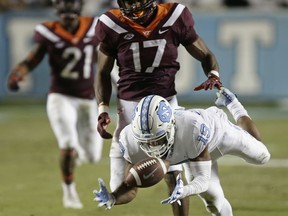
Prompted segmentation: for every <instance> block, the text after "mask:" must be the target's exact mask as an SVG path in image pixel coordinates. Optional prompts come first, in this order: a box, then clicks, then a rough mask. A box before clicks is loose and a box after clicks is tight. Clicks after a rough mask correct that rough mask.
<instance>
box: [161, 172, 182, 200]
mask: <svg viewBox="0 0 288 216" xmlns="http://www.w3.org/2000/svg"><path fill="white" fill-rule="evenodd" d="M183 187H184V184H183V181H182V178H181V173H179V174H178V175H177V177H176V186H175V188H174V190H173V192H172V194H171V196H170V197H168V198H167V199H164V200H162V201H161V203H162V204H167V203H170V204H172V203H174V202H177V203H178V205H181V201H180V199H182V198H184V197H183Z"/></svg>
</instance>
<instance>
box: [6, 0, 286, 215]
mask: <svg viewBox="0 0 288 216" xmlns="http://www.w3.org/2000/svg"><path fill="white" fill-rule="evenodd" d="M84 1H85V0H84ZM179 2H182V3H183V4H185V5H187V6H188V7H190V9H191V11H192V13H193V15H194V18H195V21H196V29H197V31H198V32H199V34H200V35H201V36H202V38H203V39H204V40H205V41H206V43H207V44H208V45H209V47H210V48H211V50H212V51H213V52H214V53H215V55H216V57H217V59H218V61H219V64H220V68H221V71H220V72H221V79H222V82H223V84H224V85H225V86H226V87H228V88H230V89H231V90H233V91H234V92H235V93H237V95H238V97H239V98H240V99H241V101H242V102H243V103H244V104H246V105H247V106H248V110H249V112H250V115H251V116H252V117H253V118H254V120H255V121H256V124H257V125H258V126H259V129H260V131H261V132H262V136H263V140H264V142H265V143H267V146H268V148H269V150H270V152H271V155H272V160H271V162H270V163H269V164H268V165H265V166H263V167H255V166H251V165H247V164H246V163H244V162H243V161H240V160H239V161H238V160H235V159H233V158H230V157H227V158H226V159H225V160H221V161H220V173H221V179H222V184H223V187H224V190H225V193H226V196H227V197H228V199H229V200H230V201H231V203H232V205H233V207H234V211H235V215H237V216H238V215H239V216H260V215H261V216H286V215H288V190H287V186H288V184H287V179H288V172H287V169H288V159H287V155H288V148H287V142H288V134H287V128H288V85H287V80H288V73H287V71H286V70H287V66H286V65H287V63H286V61H287V52H288V42H287V41H288V8H287V5H288V3H287V2H288V1H287V0H250V1H249V0H247V1H245V0H238V1H237V0H234V1H233V0H223V1H222V0H182V1H179ZM114 6H115V1H108V0H86V5H85V8H84V14H87V15H100V14H101V13H102V12H104V11H105V10H107V9H108V8H109V7H114ZM50 19H55V15H54V12H53V9H52V8H51V2H50V1H49V0H42V1H41V0H34V1H33V0H26V1H25V0H22V1H20V0H19V1H17V0H6V1H5V0H0V66H1V67H0V216H19V215H20V216H22V215H23V216H32V215H33V216H36V215H39V216H40V215H41V216H48V215H49V216H51V215H57V216H68V215H69V216H74V215H75V216H78V215H81V216H86V215H87V216H88V215H89V216H90V215H109V216H114V215H117V216H118V215H125V216H126V215H127V216H130V215H131V216H132V215H133V216H134V215H138V216H140V215H143V216H144V215H148V214H149V215H153V216H154V215H155V216H156V215H157V216H161V215H163V216H164V215H171V211H170V208H169V206H161V205H160V200H161V199H163V198H166V188H165V185H163V183H162V182H161V183H160V184H158V185H156V186H155V187H152V188H149V189H146V190H143V189H142V190H140V191H139V195H138V197H137V199H136V200H135V201H133V203H131V204H129V205H125V206H121V207H115V208H113V209H112V210H111V211H105V210H104V209H98V208H97V205H96V204H95V203H93V201H92V200H93V194H92V190H93V189H96V188H98V183H97V178H98V177H100V176H102V177H103V178H104V180H105V181H106V182H107V183H108V179H109V158H108V151H109V145H110V144H109V142H106V143H105V144H106V145H105V146H104V151H103V160H102V161H101V162H100V163H99V164H96V165H83V166H81V167H79V169H77V175H78V176H77V186H78V188H79V193H80V196H81V199H82V200H83V202H84V205H85V208H84V209H83V210H65V209H63V208H62V206H61V189H60V185H59V179H60V173H59V171H58V169H57V166H58V147H57V144H56V140H55V138H54V135H53V133H52V130H51V129H50V126H49V122H48V119H47V117H46V110H45V99H46V95H47V89H48V85H49V68H48V64H47V61H44V62H43V63H42V64H41V65H40V66H38V68H36V70H35V71H34V72H33V73H32V74H31V76H30V77H28V78H27V79H26V80H25V82H23V85H22V88H21V91H20V92H18V93H12V92H9V91H8V89H7V87H6V80H7V75H8V73H9V71H10V69H11V67H12V66H13V65H15V64H16V63H17V62H18V61H20V60H22V58H23V57H24V56H25V55H26V54H27V52H28V51H29V49H30V48H31V45H32V34H33V28H34V27H35V25H36V24H38V23H39V22H42V21H45V20H50ZM180 49H182V48H180ZM179 61H180V62H181V71H180V72H179V73H178V75H177V90H178V95H179V99H180V103H181V104H183V105H185V106H189V107H195V106H203V107H205V106H207V105H213V101H214V98H215V92H214V91H209V92H205V91H202V92H194V91H193V88H194V87H195V86H196V85H197V84H199V83H201V82H202V81H203V80H205V77H204V75H203V72H202V70H201V67H200V65H199V64H198V62H196V61H194V60H191V58H190V57H189V56H187V55H186V53H185V52H184V51H182V50H181V51H180V55H179ZM114 96H115V95H114ZM112 110H113V109H112ZM114 118H115V114H113V119H114ZM114 122H115V121H114ZM113 128H114V125H113V124H112V125H111V126H110V128H109V130H111V131H112V130H113ZM159 191H163V192H162V193H160V192H159ZM190 212H191V215H197V216H200V215H208V214H207V213H206V211H205V209H204V207H203V205H202V203H201V202H200V201H199V199H197V198H196V197H193V198H191V210H190Z"/></svg>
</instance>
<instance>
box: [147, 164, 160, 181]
mask: <svg viewBox="0 0 288 216" xmlns="http://www.w3.org/2000/svg"><path fill="white" fill-rule="evenodd" d="M157 169H158V167H157V168H155V169H154V170H153V171H152V172H150V173H149V174H148V175H145V174H143V179H145V180H146V179H148V178H150V177H151V176H153V175H154V173H155V172H156V170H157Z"/></svg>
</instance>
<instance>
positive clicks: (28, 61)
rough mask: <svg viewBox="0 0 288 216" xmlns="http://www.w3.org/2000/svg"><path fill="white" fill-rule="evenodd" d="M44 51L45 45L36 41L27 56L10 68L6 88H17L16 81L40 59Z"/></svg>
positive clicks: (15, 89)
mask: <svg viewBox="0 0 288 216" xmlns="http://www.w3.org/2000/svg"><path fill="white" fill-rule="evenodd" d="M45 53H46V49H45V47H44V46H43V45H42V44H39V43H37V44H35V45H34V47H33V49H32V50H31V51H30V53H29V54H28V56H27V57H26V58H25V59H24V60H23V61H22V62H20V63H18V64H17V65H16V66H15V67H14V68H13V69H12V71H11V73H10V74H9V77H8V83H7V84H8V88H9V89H10V90H11V91H17V90H19V85H18V83H19V82H20V81H21V80H23V79H24V77H25V76H26V75H27V74H28V73H29V72H30V71H32V70H33V69H34V68H35V67H36V66H37V65H38V64H39V63H40V62H41V61H42V59H43V57H44V56H45Z"/></svg>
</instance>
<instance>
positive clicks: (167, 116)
mask: <svg viewBox="0 0 288 216" xmlns="http://www.w3.org/2000/svg"><path fill="white" fill-rule="evenodd" d="M157 115H158V116H159V119H160V120H161V121H162V122H170V121H171V117H172V109H171V107H170V106H167V105H166V103H165V102H164V101H161V102H160V104H159V109H158V111H157Z"/></svg>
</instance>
